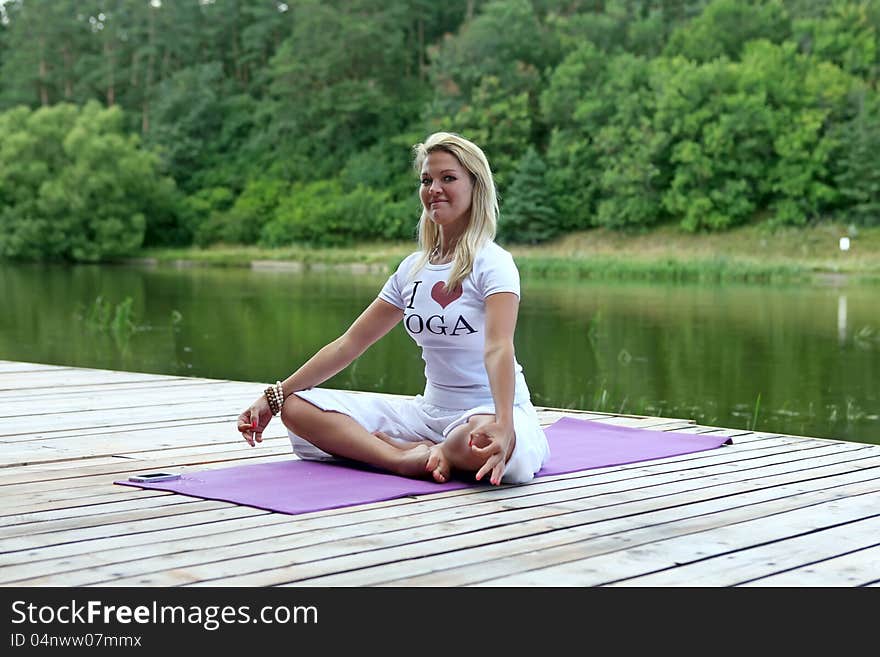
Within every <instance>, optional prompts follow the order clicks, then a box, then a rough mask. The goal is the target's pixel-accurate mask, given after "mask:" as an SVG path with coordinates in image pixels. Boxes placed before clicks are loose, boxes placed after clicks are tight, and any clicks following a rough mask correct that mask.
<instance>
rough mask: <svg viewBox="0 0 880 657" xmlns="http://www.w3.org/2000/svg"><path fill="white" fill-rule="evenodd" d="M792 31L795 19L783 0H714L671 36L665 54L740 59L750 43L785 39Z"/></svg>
mask: <svg viewBox="0 0 880 657" xmlns="http://www.w3.org/2000/svg"><path fill="white" fill-rule="evenodd" d="M790 34H791V19H790V18H789V16H788V14H787V13H786V11H785V6H784V4H783V3H782V1H781V0H748V1H746V2H744V1H743V0H714V1H713V2H712V3H711V4H710V5H709V6H708V7H706V9H705V10H704V11H703V12H702V13H701V14H700V15H699V16H698V17H697V18H695V19H694V20H692V21H689V22H688V23H686V24H684V25H682V26H681V27H679V28H678V29H677V30H676V31H675V32H674V33H673V34H672V36H671V37H670V39H669V43H668V45H667V47H666V50H665V54H666V55H667V56H669V57H674V56H676V55H681V56H683V57H686V58H688V59H690V60H693V61H696V62H708V61H711V60H713V59H715V58H717V57H721V56H726V57H727V58H728V59H733V60H737V59H739V57H740V54H741V53H742V49H743V47H744V46H745V44H746V43H748V42H749V41H752V40H754V39H767V40H768V41H771V42H773V43H781V42H782V41H784V40H785V39H786V38H788V36H789V35H790Z"/></svg>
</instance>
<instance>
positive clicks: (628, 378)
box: [0, 264, 880, 444]
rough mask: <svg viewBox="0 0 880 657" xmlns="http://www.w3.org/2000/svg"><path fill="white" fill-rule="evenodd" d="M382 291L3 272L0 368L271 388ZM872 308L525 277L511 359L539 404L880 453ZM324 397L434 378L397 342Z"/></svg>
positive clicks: (340, 285) (801, 297)
mask: <svg viewBox="0 0 880 657" xmlns="http://www.w3.org/2000/svg"><path fill="white" fill-rule="evenodd" d="M384 280H385V276H382V275H354V274H350V273H343V272H321V273H315V272H312V273H296V272H283V271H251V270H247V269H209V268H189V269H175V268H170V267H159V268H150V267H135V266H130V267H129V266H125V267H123V266H75V267H65V266H60V265H20V264H0V290H2V295H3V296H2V299H3V305H4V312H3V313H2V315H0V359H3V360H18V361H30V362H41V363H53V364H63V365H74V366H80V367H97V368H108V369H115V370H131V371H139V372H154V373H162V374H176V375H187V376H200V377H211V378H223V379H234V380H243V381H255V382H269V381H274V380H275V379H279V378H285V377H286V376H287V375H288V374H290V372H292V371H293V370H294V369H295V368H296V367H297V366H299V365H300V364H301V363H303V362H304V361H305V360H306V359H307V358H308V357H309V356H311V354H313V353H314V352H315V351H316V350H317V349H319V348H320V347H321V346H323V345H324V344H325V343H326V342H328V341H329V340H331V339H332V338H334V337H336V336H337V335H339V334H340V333H341V332H342V331H344V330H345V328H346V327H347V326H348V325H349V324H350V322H351V321H352V320H353V319H354V318H355V317H357V315H358V314H359V313H360V312H361V310H362V309H363V308H364V307H366V305H367V304H369V303H370V302H371V300H372V299H373V298H375V296H376V293H377V291H378V289H379V288H380V287H381V285H382V283H383V282H384ZM98 297H102V298H103V299H104V300H106V301H107V302H109V304H111V305H113V306H115V305H116V304H119V303H121V302H122V301H123V300H124V299H125V298H126V297H130V298H131V299H132V315H133V318H134V320H135V325H136V330H134V331H133V332H126V331H118V332H114V331H113V330H109V329H106V328H101V327H100V326H99V325H97V324H96V323H95V322H93V321H92V322H90V321H88V317H89V314H90V309H92V310H93V309H94V304H95V300H96V299H97V298H98ZM878 300H880V288H878V287H876V286H859V285H854V284H847V285H839V286H832V285H827V286H784V287H780V286H746V285H741V286H740V285H722V286H708V285H696V284H694V285H690V284H661V283H650V284H649V283H608V282H601V283H598V282H587V281H579V280H574V279H572V280H552V281H548V280H543V279H529V278H524V279H523V300H522V304H521V308H520V320H519V324H518V329H517V335H516V350H517V358H518V360H519V361H520V363H521V364H522V365H523V369H524V371H525V374H526V379H527V381H528V383H529V387H530V388H531V390H532V398H533V401H534V402H535V404H536V405H541V406H555V407H564V408H579V409H591V410H602V411H612V412H623V413H635V414H641V415H660V416H664V417H674V418H689V419H694V420H696V421H698V422H700V423H704V424H711V425H715V426H722V427H733V428H746V429H750V428H755V429H756V430H759V431H772V432H781V433H789V434H796V435H808V436H818V437H825V438H839V439H844V440H852V441H858V442H867V443H875V444H880V404H878V387H880V386H878V379H880V303H878ZM326 385H328V386H330V387H336V388H345V389H358V390H377V391H383V392H393V393H401V394H416V393H418V392H420V391H421V389H422V387H423V385H424V379H423V364H422V361H421V358H420V356H419V352H418V349H417V347H416V346H415V345H414V344H413V343H412V341H411V340H410V339H409V337H408V336H407V335H406V334H405V333H404V332H403V329H402V327H400V326H398V327H397V328H395V329H394V330H393V331H392V332H391V333H390V334H389V335H388V336H386V337H385V338H384V339H383V340H381V341H380V342H379V343H377V344H376V345H375V346H374V347H373V348H372V349H371V350H369V351H368V352H367V353H366V354H364V356H362V357H361V358H360V359H359V360H358V361H357V362H356V363H355V364H353V365H352V366H351V367H349V368H348V369H346V370H345V371H343V372H341V373H340V374H339V375H337V376H336V377H334V378H333V379H331V380H330V381H328V382H327V384H326ZM258 392H259V387H257V386H255V394H258ZM239 410H240V409H238V408H231V409H230V412H231V413H234V412H238V411H239Z"/></svg>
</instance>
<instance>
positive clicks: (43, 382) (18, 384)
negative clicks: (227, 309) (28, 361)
mask: <svg viewBox="0 0 880 657" xmlns="http://www.w3.org/2000/svg"><path fill="white" fill-rule="evenodd" d="M180 378H183V377H177V376H168V375H164V374H141V373H139V372H116V371H113V370H92V369H81V368H59V369H57V370H38V371H31V372H14V373H13V372H7V373H0V390H12V391H16V390H21V389H23V388H46V387H61V386H70V387H76V386H83V385H95V384H99V383H105V384H110V383H122V382H132V381H156V380H160V379H162V380H167V381H173V380H175V379H180ZM74 379H75V380H76V383H71V381H73V380H74Z"/></svg>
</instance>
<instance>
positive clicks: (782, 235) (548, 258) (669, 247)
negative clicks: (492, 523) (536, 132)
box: [127, 223, 880, 283]
mask: <svg viewBox="0 0 880 657" xmlns="http://www.w3.org/2000/svg"><path fill="white" fill-rule="evenodd" d="M842 237H846V238H848V239H849V249H848V250H842V249H841V238H842ZM413 248H414V243H413V242H393V243H365V244H357V245H353V246H346V247H335V248H328V247H315V248H310V247H305V246H293V247H287V248H281V249H265V248H260V247H255V246H229V245H218V246H213V247H210V248H205V249H200V248H195V247H193V248H184V249H145V250H144V251H142V252H141V253H140V254H138V256H137V257H135V258H132V259H129V260H127V262H138V263H143V264H151V265H157V266H159V265H161V266H175V267H186V266H218V267H249V268H254V269H288V270H305V269H311V270H321V269H327V268H344V269H346V270H350V271H352V272H355V273H360V272H369V273H387V272H389V271H391V270H392V269H393V268H394V267H395V266H396V265H397V264H398V263H399V262H400V260H401V259H402V258H403V257H405V256H406V255H407V254H408V253H410V252H412V250H413ZM506 248H508V249H509V250H510V251H511V252H512V253H513V255H514V258H515V259H516V261H517V264H518V266H519V268H520V270H521V272H522V273H523V274H525V275H532V276H549V277H563V276H575V277H579V278H598V279H650V280H697V281H700V280H705V281H750V282H794V281H805V282H809V281H814V282H824V283H839V282H842V281H846V280H854V281H859V282H866V281H871V282H880V227H871V228H858V229H854V228H852V227H847V226H845V225H841V224H834V223H822V224H817V225H814V226H810V227H807V228H797V229H795V228H782V229H778V230H775V231H770V230H768V229H767V228H765V227H760V226H745V227H741V228H737V229H733V230H730V231H727V232H725V233H711V234H690V233H684V232H682V231H680V230H678V229H677V228H674V227H661V228H657V229H654V230H652V231H650V232H645V233H621V232H615V231H609V230H606V229H594V230H589V231H583V232H578V233H573V234H569V235H566V236H564V237H562V238H560V239H558V240H555V241H553V242H549V243H546V244H541V245H534V246H524V245H509V246H507V247H506Z"/></svg>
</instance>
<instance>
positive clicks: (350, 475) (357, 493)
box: [115, 418, 731, 514]
mask: <svg viewBox="0 0 880 657" xmlns="http://www.w3.org/2000/svg"><path fill="white" fill-rule="evenodd" d="M545 433H546V434H547V440H548V442H549V443H550V452H551V455H550V459H549V460H548V461H547V463H545V464H544V467H543V468H541V470H540V472H538V474H537V475H536V476H538V477H546V476H549V475H558V474H566V473H569V472H577V471H579V470H589V469H591V468H601V467H605V466H611V465H622V464H624V463H635V462H637V461H648V460H651V459H659V458H663V457H667V456H677V455H680V454H689V453H691V452H700V451H703V450H707V449H714V448H716V447H719V446H720V445H722V444H725V443H729V442H731V441H730V439H729V438H727V437H726V436H719V435H713V434H701V435H697V434H684V433H674V432H666V431H653V430H649V429H630V428H627V427H617V426H613V425H609V424H604V423H601V422H591V421H589V420H576V419H574V418H562V419H561V420H558V421H557V422H555V423H554V424H552V425H550V426H549V427H547V428H546V429H545ZM487 479H488V477H487ZM115 483H117V484H122V485H123V486H137V487H139V488H149V489H154V490H166V491H172V492H174V493H181V494H183V495H191V496H193V497H200V498H204V499H209V500H222V501H224V502H234V503H235V504H244V505H247V506H253V507H257V508H258V509H267V510H269V511H278V512H280V513H290V514H297V513H308V512H309V511H323V510H326V509H337V508H340V507H345V506H353V505H356V504H367V503H369V502H380V501H382V500H391V499H395V498H399V497H408V496H411V495H425V494H428V493H440V492H444V491H449V490H458V489H462V488H475V487H487V486H489V485H490V484H487V483H480V482H476V481H474V482H466V481H450V482H447V483H445V484H438V483H435V482H433V481H429V480H420V479H408V478H406V477H399V476H397V475H393V474H387V473H383V472H377V471H375V470H370V469H362V468H358V467H352V466H351V465H342V464H338V463H327V462H316V461H300V460H296V459H291V460H289V461H280V462H277V463H258V464H255V465H240V466H235V467H231V468H222V469H218V470H205V471H202V472H193V473H187V474H184V475H182V476H181V478H180V479H176V480H173V481H163V482H157V483H154V484H144V483H132V482H130V481H127V480H123V481H117V482H115Z"/></svg>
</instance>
